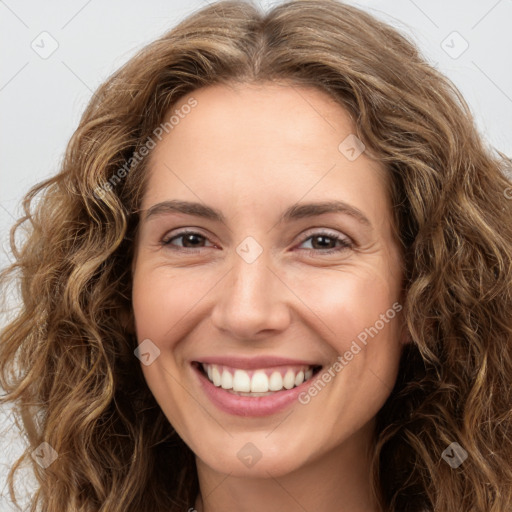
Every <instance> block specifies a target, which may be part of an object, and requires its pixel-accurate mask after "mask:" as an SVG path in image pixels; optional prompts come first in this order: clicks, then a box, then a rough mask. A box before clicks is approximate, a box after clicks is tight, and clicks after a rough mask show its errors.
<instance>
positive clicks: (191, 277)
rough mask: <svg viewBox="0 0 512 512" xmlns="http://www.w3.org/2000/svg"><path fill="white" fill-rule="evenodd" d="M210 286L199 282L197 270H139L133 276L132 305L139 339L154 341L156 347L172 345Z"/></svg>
mask: <svg viewBox="0 0 512 512" xmlns="http://www.w3.org/2000/svg"><path fill="white" fill-rule="evenodd" d="M210 288H211V286H208V284H207V283H206V282H205V280H204V279H198V272H197V269H196V270H193V269H190V270H189V271H187V270H185V269H181V270H180V273H179V274H177V273H176V270H173V269H169V268H165V267H162V268H154V269H153V268H147V269H146V268H144V267H143V266H141V267H140V268H137V269H136V271H135V273H134V276H133V290H132V304H133V311H134V315H135V324H136V330H137V336H138V337H139V339H141V337H149V338H151V339H153V338H154V340H155V343H156V344H157V345H160V344H166V343H167V344H172V343H173V340H175V339H179V335H180V331H181V330H183V324H184V322H183V321H182V320H183V319H185V318H186V317H187V315H189V314H191V312H192V311H193V308H194V305H196V304H197V303H198V302H199V301H200V300H201V298H202V297H204V295H205V293H206V291H207V290H208V289H210Z"/></svg>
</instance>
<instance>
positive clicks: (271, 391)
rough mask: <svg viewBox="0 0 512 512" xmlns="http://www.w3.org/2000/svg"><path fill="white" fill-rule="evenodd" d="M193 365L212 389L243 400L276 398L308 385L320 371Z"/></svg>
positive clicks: (300, 367)
mask: <svg viewBox="0 0 512 512" xmlns="http://www.w3.org/2000/svg"><path fill="white" fill-rule="evenodd" d="M192 365H193V366H194V367H195V369H196V370H197V371H198V372H199V373H200V374H202V375H203V376H204V377H205V378H206V379H207V380H208V381H209V382H210V383H211V384H213V386H215V387H217V388H221V389H223V390H224V391H226V392H227V393H230V394H232V395H238V396H243V397H253V398H256V397H264V396H271V395H278V394H280V393H284V392H286V391H289V390H291V389H294V388H297V387H299V386H302V385H303V384H305V383H307V382H308V381H310V380H311V379H313V377H314V376H315V375H316V374H317V373H319V372H320V370H321V369H322V366H321V365H286V366H283V365H281V366H274V367H266V368H257V369H250V370H249V369H242V368H234V367H231V366H226V365H221V364H211V363H201V362H199V361H194V362H193V363H192Z"/></svg>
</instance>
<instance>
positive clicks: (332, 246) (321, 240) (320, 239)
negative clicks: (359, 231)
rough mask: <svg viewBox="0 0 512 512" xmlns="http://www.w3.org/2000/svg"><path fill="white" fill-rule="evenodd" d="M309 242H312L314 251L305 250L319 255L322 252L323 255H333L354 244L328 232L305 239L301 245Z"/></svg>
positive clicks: (318, 233) (320, 232)
mask: <svg viewBox="0 0 512 512" xmlns="http://www.w3.org/2000/svg"><path fill="white" fill-rule="evenodd" d="M309 240H311V246H312V249H305V250H306V251H307V252H309V253H317V254H318V253H319V252H320V253H322V254H332V253H336V252H341V251H344V250H346V249H350V248H352V247H353V243H352V242H351V241H350V240H349V239H348V238H343V237H340V236H339V235H337V234H335V233H330V232H328V231H319V232H316V233H313V234H311V235H309V236H308V237H307V238H305V239H303V240H302V242H301V244H300V245H302V244H304V243H306V242H308V241H309ZM336 244H339V247H336Z"/></svg>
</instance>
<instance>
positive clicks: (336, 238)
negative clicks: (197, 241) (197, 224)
mask: <svg viewBox="0 0 512 512" xmlns="http://www.w3.org/2000/svg"><path fill="white" fill-rule="evenodd" d="M186 235H199V236H200V237H201V238H204V239H205V240H207V237H205V236H204V235H202V234H201V233H198V232H197V231H188V230H185V231H180V232H179V233H177V234H175V235H174V236H172V237H170V238H164V239H163V240H162V241H161V242H160V244H161V245H162V246H163V247H170V248H171V250H173V251H178V252H188V253H195V252H198V251H201V249H205V247H199V248H184V247H177V246H173V245H172V244H171V242H172V241H173V240H175V239H177V238H182V237H184V236H186ZM319 236H325V237H327V238H329V239H331V240H334V241H335V242H340V243H341V246H340V247H338V248H334V249H303V250H305V251H307V252H308V253H309V254H311V253H316V254H318V253H321V254H333V253H338V252H341V251H344V250H346V249H351V248H353V246H354V244H353V243H352V242H350V241H349V240H348V239H345V238H342V237H340V236H338V235H336V234H334V233H329V232H328V231H317V232H315V233H312V234H310V235H308V236H307V237H306V238H304V239H302V241H301V242H300V244H299V245H302V244H303V243H304V242H306V241H308V240H309V239H311V238H315V237H319Z"/></svg>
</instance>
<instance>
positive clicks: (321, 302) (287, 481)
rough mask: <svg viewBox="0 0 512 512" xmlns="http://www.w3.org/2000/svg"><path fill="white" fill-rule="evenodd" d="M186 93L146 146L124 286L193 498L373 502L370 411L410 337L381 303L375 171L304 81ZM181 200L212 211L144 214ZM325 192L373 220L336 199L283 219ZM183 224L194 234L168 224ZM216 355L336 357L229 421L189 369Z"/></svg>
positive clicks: (201, 502)
mask: <svg viewBox="0 0 512 512" xmlns="http://www.w3.org/2000/svg"><path fill="white" fill-rule="evenodd" d="M190 96H193V98H195V99H196V100H197V106H196V107H195V108H194V109H192V110H191V112H190V113H189V114H188V115H186V116H184V118H183V119H181V120H180V122H179V124H177V125H176V126H175V127H174V128H173V129H172V131H170V132H169V133H168V134H167V135H166V136H165V137H164V138H163V139H162V141H160V142H159V143H158V144H157V146H156V148H155V149H154V150H153V151H152V153H151V155H150V158H151V160H150V166H149V172H150V175H149V181H148V187H147V190H146V192H145V195H144V197H143V200H142V209H143V210H144V214H143V215H142V216H141V223H140V231H139V233H138V238H137V241H136V255H135V258H134V261H133V267H132V269H133V297H132V299H133V309H134V315H135V321H136V332H137V337H138V340H139V343H140V342H142V340H145V339H147V338H149V339H150V340H151V341H152V343H154V344H155V345H156V346H157V347H158V348H159V350H160V355H159V356H158V357H157V358H156V359H155V360H154V362H153V363H152V364H151V365H149V366H142V368H143V371H144V376H145V378H146V381H147V384H148V386H149V387H150V389H151V391H152V393H153V394H154V396H155V398H156V400H157V401H158V403H159V405H160V406H161V408H162V410H163V412H164V414H165V415H166V416H167V418H168V419H169V421H170V422H171V423H172V425H173V426H174V428H175V429H176V431H177V432H178V434H179V435H180V436H181V437H182V438H183V440H184V441H185V442H186V443H187V444H188V446H189V447H190V448H191V449H192V451H193V452H194V453H195V455H196V461H197V468H198V477H199V482H200V494H199V496H198V497H197V500H196V503H195V504H191V507H192V506H195V509H196V510H197V511H198V512H226V511H228V510H237V511H238V512H261V511H262V510H264V511H268V512H277V511H280V512H288V511H289V512H291V511H293V512H296V511H297V510H305V511H314V510H322V511H324V512H380V511H379V507H378V505H377V502H376V500H375V499H374V497H373V496H372V493H371V490H370V474H369V461H370V455H371V448H372V439H373V432H374V419H375V415H376V414H377V412H378V411H379V409H380V408H381V407H382V405H383V404H384V402H385V401H386V399H387V397H388V396H389V394H390V392H391V389H392V387H393V384H394V382H395V380H396V376H397V371H398V363H399V358H400V353H401V349H402V347H403V344H404V343H406V339H407V336H406V333H405V328H404V325H403V319H402V316H401V314H400V313H399V312H398V311H399V309H400V308H395V310H393V304H395V306H396V304H401V300H402V296H401V292H402V290H401V285H402V277H403V276H402V271H401V253H400V250H399V247H398V245H397V243H396V242H395V241H394V239H393V237H392V229H391V227H392V210H391V204H390V199H389V197H388V195H387V192H386V186H385V185H386V181H385V180H386V179H387V178H386V174H385V169H383V167H382V166H381V165H380V164H379V163H378V162H375V161H373V160H371V159H370V158H369V157H367V155H366V154H365V153H364V152H363V153H362V154H361V155H360V156H359V157H357V158H356V159H354V160H353V161H351V160H350V159H349V158H347V156H346V154H344V153H343V152H342V151H340V150H339V149H338V146H339V145H340V143H341V142H342V141H343V140H344V139H345V138H346V137H347V136H348V135H350V134H352V133H355V129H354V126H353V124H352V122H351V120H350V118H349V116H348V114H347V113H346V111H345V110H344V109H343V108H342V107H341V106H339V105H338V104H336V103H335V102H333V101H332V100H331V99H330V98H329V97H328V96H327V95H325V93H323V92H321V91H318V90H316V89H309V88H298V87H296V86H293V87H292V86H290V85H286V84H281V85H276V84H273V85H267V84H260V85H237V86H231V87H227V86H221V85H219V86H212V87H207V88H203V89H200V90H197V91H194V92H193V93H192V94H191V95H190ZM190 96H187V97H185V98H182V99H181V100H180V102H179V103H178V104H177V105H176V106H175V107H174V108H173V110H175V109H177V108H180V105H184V104H186V103H187V100H189V99H190ZM175 199H178V200H181V201H194V202H200V203H201V204H203V205H208V206H210V207H212V208H215V209H217V210H219V211H220V212H222V214H223V216H224V217H225V219H224V222H219V221H217V220H213V219H207V218H203V217H199V216H196V215H191V214H184V213H176V212H173V211H166V212H160V213H159V214H155V215H151V216H149V217H148V218H146V216H145V213H146V211H147V210H148V209H149V208H151V207H153V206H154V205H156V204H157V203H161V202H164V201H169V200H175ZM331 200H337V201H343V202H345V203H347V204H348V205H350V206H351V207H353V208H356V209H357V210H359V211H360V212H361V213H362V214H363V215H364V216H365V217H366V218H367V220H368V221H369V224H366V223H364V222H362V221H360V220H358V219H357V218H356V217H355V216H353V215H350V214H347V213H343V212H330V213H323V214H320V215H315V216H307V217H302V218H296V219H291V220H284V221H282V222H278V221H279V217H280V216H281V214H282V213H283V212H284V211H285V210H286V209H287V208H288V207H290V206H293V205H295V204H297V203H299V204H303V203H310V202H325V201H331ZM184 228H186V229H190V230H191V231H193V232H194V233H197V235H195V237H192V239H191V238H190V237H187V236H181V237H180V236H178V234H179V233H180V232H182V231H183V229H184ZM325 231H327V232H328V233H327V234H325V233H324V232H325ZM248 236H250V237H252V238H253V239H254V240H255V241H256V242H257V244H259V246H260V247H261V248H262V252H261V254H260V255H259V256H258V257H257V259H256V260H255V261H253V262H251V263H247V261H246V260H244V259H243V258H242V257H241V256H240V254H239V253H237V250H236V249H237V247H238V246H239V245H240V244H241V243H242V242H243V241H244V240H245V239H246V238H247V237H248ZM322 237H324V238H322ZM325 237H327V238H325ZM163 242H167V245H165V244H164V243H163ZM347 244H348V245H347ZM326 250H331V251H332V252H331V253H326V252H325V251H326ZM391 310H393V311H395V312H396V314H394V313H393V315H391V313H389V311H391ZM379 319H381V320H380V322H379ZM376 325H377V326H379V327H380V326H381V325H382V327H381V328H377V331H378V332H377V333H376V334H374V335H373V336H371V337H370V336H368V340H367V343H366V344H362V343H361V342H359V343H358V345H359V346H360V350H359V351H357V352H356V350H353V347H354V345H353V342H354V340H358V339H361V337H360V338H358V335H361V333H363V332H366V331H365V329H368V328H370V327H372V326H376ZM351 347H352V349H351ZM351 350H352V352H351ZM348 352H351V353H352V356H350V355H349V354H348ZM219 354H220V355H223V354H229V355H239V356H247V357H256V356H262V355H264V356H268V355H271V356H282V357H291V358H296V359H301V360H306V361H314V362H317V363H318V364H319V365H322V371H326V370H327V369H328V368H332V366H333V363H334V362H335V361H337V360H338V361H339V359H337V358H338V356H340V357H342V358H343V361H344V364H343V365H342V370H341V371H336V374H335V377H334V378H332V379H331V380H330V381H329V382H328V383H327V384H326V385H325V387H323V388H322V389H321V391H320V392H318V393H317V394H315V396H309V395H308V396H309V401H307V400H303V402H304V403H301V402H300V401H296V402H294V403H293V404H291V405H289V406H287V408H286V409H285V410H283V411H280V412H278V413H275V414H271V415H266V416H261V417H252V416H239V415H235V414H230V413H228V412H225V411H223V410H221V409H219V407H218V406H217V405H216V404H214V403H213V402H212V401H211V400H210V399H209V397H208V396H206V394H205V392H204V391H203V389H202V388H201V386H200V385H199V383H198V377H197V372H196V370H194V368H193V366H192V362H193V361H201V358H202V357H206V356H213V355H219ZM306 398H307V397H306ZM306 402H307V403H306ZM247 443H252V444H253V445H254V446H255V447H256V448H257V451H258V453H259V454H260V455H261V458H260V459H259V460H258V462H257V463H256V464H254V465H252V466H251V467H248V466H247V465H246V464H244V463H243V461H242V460H241V459H240V457H239V456H238V453H239V452H240V450H241V449H242V447H244V446H245V445H246V444H247Z"/></svg>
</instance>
